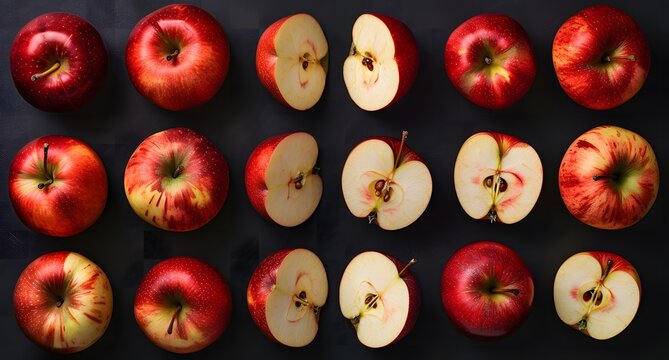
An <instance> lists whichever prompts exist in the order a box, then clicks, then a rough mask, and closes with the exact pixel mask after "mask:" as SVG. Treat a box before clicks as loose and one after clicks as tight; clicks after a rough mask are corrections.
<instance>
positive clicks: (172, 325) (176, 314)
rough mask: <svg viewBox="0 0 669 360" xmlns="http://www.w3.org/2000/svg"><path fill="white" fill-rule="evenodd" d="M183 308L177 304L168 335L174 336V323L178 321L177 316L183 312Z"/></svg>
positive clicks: (168, 328)
mask: <svg viewBox="0 0 669 360" xmlns="http://www.w3.org/2000/svg"><path fill="white" fill-rule="evenodd" d="M182 308H183V307H182V306H181V304H177V310H176V311H175V312H174V315H172V320H170V325H169V326H168V327H167V334H168V335H172V330H173V328H174V321H175V320H176V319H177V316H179V313H180V312H181V309H182Z"/></svg>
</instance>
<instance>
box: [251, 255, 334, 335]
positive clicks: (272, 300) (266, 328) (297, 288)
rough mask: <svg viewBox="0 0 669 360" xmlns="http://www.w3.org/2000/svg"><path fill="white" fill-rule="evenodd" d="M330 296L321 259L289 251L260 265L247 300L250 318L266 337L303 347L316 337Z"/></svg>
mask: <svg viewBox="0 0 669 360" xmlns="http://www.w3.org/2000/svg"><path fill="white" fill-rule="evenodd" d="M327 295H328V281H327V275H326V273H325V267H324V266H323V263H322V262H321V260H320V259H319V258H318V256H316V254H314V253H313V252H311V251H310V250H307V249H286V250H281V251H279V252H277V253H275V254H273V255H270V256H269V257H267V258H266V259H265V260H264V261H263V262H262V263H261V264H260V265H258V267H257V268H256V270H255V272H254V273H253V276H252V277H251V280H250V282H249V286H248V290H247V295H246V298H247V302H248V307H249V311H250V313H251V317H252V318H253V320H254V321H255V323H256V325H257V326H258V327H259V328H260V330H261V331H262V332H263V333H264V334H265V335H266V336H267V337H269V338H270V339H272V340H275V341H277V342H279V343H281V344H284V345H287V346H292V347H301V346H306V345H308V344H309V343H311V341H312V340H313V339H314V338H315V337H316V333H317V332H318V319H319V315H320V311H321V308H322V307H323V305H324V304H325V301H326V299H327Z"/></svg>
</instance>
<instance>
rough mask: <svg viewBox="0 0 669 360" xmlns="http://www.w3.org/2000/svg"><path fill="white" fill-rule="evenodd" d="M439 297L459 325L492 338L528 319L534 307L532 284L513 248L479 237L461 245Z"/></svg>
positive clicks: (445, 273)
mask: <svg viewBox="0 0 669 360" xmlns="http://www.w3.org/2000/svg"><path fill="white" fill-rule="evenodd" d="M441 297H442V302H443V304H444V309H445V310H446V314H447V315H448V317H449V318H450V319H451V321H452V322H453V324H455V326H456V327H457V328H459V329H460V330H461V331H463V332H464V333H465V334H467V335H470V336H473V337H476V338H481V339H494V338H499V337H502V336H505V335H507V334H509V333H511V332H512V331H513V330H515V329H516V328H518V327H519V326H520V325H521V324H522V323H523V322H524V320H525V318H526V317H527V315H528V314H529V312H530V309H531V307H532V301H533V299H534V282H533V281H532V275H531V274H530V272H529V270H528V269H527V266H526V265H525V263H524V262H523V261H522V259H521V258H520V257H519V256H518V255H517V254H516V253H515V252H514V251H513V250H511V249H510V248H508V247H506V246H505V245H502V244H500V243H496V242H491V241H481V242H477V243H472V244H470V245H467V246H465V247H463V248H461V249H460V250H458V251H457V252H456V253H455V254H453V256H452V257H451V258H450V259H449V260H448V262H447V263H446V266H445V267H444V270H443V275H442V279H441Z"/></svg>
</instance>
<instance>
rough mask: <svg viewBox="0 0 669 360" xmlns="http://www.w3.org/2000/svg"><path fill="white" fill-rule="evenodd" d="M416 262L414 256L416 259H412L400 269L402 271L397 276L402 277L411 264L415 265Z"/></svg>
mask: <svg viewBox="0 0 669 360" xmlns="http://www.w3.org/2000/svg"><path fill="white" fill-rule="evenodd" d="M415 263H416V259H415V258H414V259H411V260H410V261H409V262H408V263H407V264H406V265H404V267H403V268H402V270H400V272H399V273H397V276H399V277H402V274H403V273H404V272H405V271H406V270H407V269H408V268H409V266H411V265H413V264H415Z"/></svg>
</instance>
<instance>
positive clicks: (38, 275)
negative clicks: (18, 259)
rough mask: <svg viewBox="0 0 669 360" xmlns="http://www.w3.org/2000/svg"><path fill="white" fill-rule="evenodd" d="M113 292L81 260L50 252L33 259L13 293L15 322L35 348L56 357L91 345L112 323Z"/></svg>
mask: <svg viewBox="0 0 669 360" xmlns="http://www.w3.org/2000/svg"><path fill="white" fill-rule="evenodd" d="M112 307H113V297H112V289H111V286H110V284H109V280H108V279H107V276H106V275H105V273H104V272H103V271H102V269H100V267H98V266H97V265H96V264H95V263H93V262H92V261H90V260H89V259H87V258H85V257H84V256H82V255H80V254H77V253H74V252H68V251H61V252H52V253H47V254H45V255H42V256H40V257H39V258H37V259H35V260H33V262H31V263H30V264H29V265H28V266H27V267H26V268H25V269H24V270H23V272H22V273H21V276H20V277H19V279H18V281H17V283H16V287H15V288H14V314H15V315H16V321H17V323H18V325H19V327H20V328H21V330H23V332H24V333H25V334H26V336H27V337H28V338H29V339H30V340H32V341H33V342H34V343H36V344H38V345H40V346H42V347H44V348H45V349H48V350H51V351H53V352H57V353H75V352H79V351H82V350H84V349H86V348H88V347H90V346H91V345H93V344H94V343H95V342H96V341H97V340H98V339H99V338H100V337H102V335H103V334H104V333H105V331H106V329H107V326H108V325H109V322H110V321H111V315H112Z"/></svg>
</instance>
